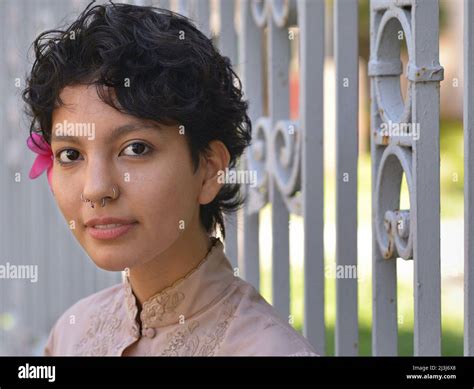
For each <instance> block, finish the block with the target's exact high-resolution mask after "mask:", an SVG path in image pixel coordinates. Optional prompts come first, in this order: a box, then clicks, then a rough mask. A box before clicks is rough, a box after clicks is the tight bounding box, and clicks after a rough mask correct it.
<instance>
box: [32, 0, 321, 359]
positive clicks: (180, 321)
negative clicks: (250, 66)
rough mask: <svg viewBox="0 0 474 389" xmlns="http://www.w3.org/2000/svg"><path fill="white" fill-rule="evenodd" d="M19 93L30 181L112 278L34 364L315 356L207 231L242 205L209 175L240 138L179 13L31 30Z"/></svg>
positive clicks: (235, 110) (211, 65) (70, 316)
mask: <svg viewBox="0 0 474 389" xmlns="http://www.w3.org/2000/svg"><path fill="white" fill-rule="evenodd" d="M34 47H35V53H36V60H35V62H34V64H33V67H32V69H31V74H30V75H29V77H28V83H27V87H26V89H25V91H24V93H23V97H24V100H25V102H26V103H27V107H28V111H29V113H30V115H31V119H32V121H31V128H30V138H29V139H28V145H29V147H30V148H31V149H32V150H33V151H35V152H37V153H38V154H39V155H38V157H37V159H36V161H35V164H34V165H33V167H32V169H31V172H30V177H31V178H36V177H37V176H38V175H40V174H41V173H42V172H43V171H45V170H46V171H47V175H48V181H49V183H50V186H51V190H52V192H53V194H54V197H55V200H56V201H57V204H58V207H59V208H60V210H61V212H62V214H63V215H64V217H65V219H66V221H67V222H68V225H69V227H70V228H71V231H72V232H73V234H74V236H75V237H76V239H77V240H78V242H79V243H80V245H81V246H82V247H83V248H84V249H85V251H86V252H87V253H88V255H89V256H90V257H91V259H92V260H93V261H94V263H95V264H96V265H97V266H98V267H100V268H102V269H105V270H109V271H125V272H124V282H123V283H122V284H119V285H115V286H113V287H110V288H108V289H105V290H102V291H100V292H98V293H95V294H93V295H91V296H89V297H86V298H84V299H83V300H81V301H79V302H77V303H76V304H75V305H73V306H72V307H71V308H69V309H68V310H67V311H66V312H65V313H64V314H63V315H62V316H61V317H60V318H59V319H58V321H57V322H56V324H55V325H54V328H53V329H52V331H51V334H50V337H49V341H48V343H47V346H46V349H45V354H46V355H316V354H315V352H314V350H313V349H312V347H311V345H310V344H309V343H308V341H307V340H306V339H305V338H304V337H302V336H301V335H300V334H299V333H298V332H296V331H295V330H294V329H293V328H292V327H291V326H290V325H289V324H288V323H287V322H286V321H285V320H283V319H281V318H280V317H279V315H278V314H277V313H276V311H275V310H274V308H273V307H272V306H271V305H269V304H268V303H267V302H266V301H265V300H264V299H263V298H262V297H261V295H260V294H259V293H258V292H257V291H256V290H255V289H254V288H253V287H252V286H251V285H250V284H248V283H247V282H245V281H243V280H242V279H240V278H239V277H236V276H235V275H234V271H233V269H232V267H231V265H230V263H229V261H228V259H227V257H226V255H225V253H224V251H223V243H222V241H221V239H220V238H217V237H215V236H213V233H214V232H215V231H216V229H217V228H219V229H220V231H221V236H222V239H225V229H224V222H223V213H224V212H231V211H234V210H236V209H237V208H239V206H241V205H242V202H243V201H244V200H243V199H242V197H241V196H240V194H239V193H240V192H239V187H238V186H237V185H229V184H225V183H222V182H220V180H218V179H217V177H218V175H219V172H222V171H223V170H225V169H226V167H229V168H233V167H235V163H236V160H237V158H238V157H239V156H240V155H241V154H242V152H243V151H244V149H245V148H246V147H247V146H248V145H249V143H250V140H251V122H250V120H249V117H248V116H247V102H246V101H244V100H242V92H241V83H240V80H239V79H238V77H237V76H236V74H235V73H234V71H233V70H232V68H231V65H230V62H229V59H228V58H226V57H223V56H221V55H220V54H219V53H218V51H217V50H216V49H215V48H214V47H213V45H212V42H211V41H210V40H209V39H208V38H207V37H205V36H204V35H203V34H202V33H201V32H200V31H199V30H197V29H196V27H195V26H194V25H193V24H192V23H191V22H190V21H189V20H188V19H187V18H185V17H183V16H181V15H179V14H176V13H173V12H171V11H168V10H164V9H159V8H153V7H140V6H133V5H126V4H106V5H95V6H92V4H90V5H89V6H88V7H87V8H86V9H85V10H84V11H83V12H82V13H81V15H80V16H79V17H78V19H77V20H76V21H75V22H74V23H72V25H70V26H69V27H68V28H66V29H64V30H52V31H46V32H44V33H42V34H41V35H40V36H39V37H38V38H37V39H36V40H35V42H34Z"/></svg>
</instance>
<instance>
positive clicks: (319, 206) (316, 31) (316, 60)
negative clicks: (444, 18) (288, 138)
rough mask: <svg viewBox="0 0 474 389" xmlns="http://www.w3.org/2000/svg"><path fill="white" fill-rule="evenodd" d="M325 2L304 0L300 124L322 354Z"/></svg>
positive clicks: (307, 280)
mask: <svg viewBox="0 0 474 389" xmlns="http://www.w3.org/2000/svg"><path fill="white" fill-rule="evenodd" d="M324 9H325V7H324V0H316V1H314V0H300V1H299V2H298V25H299V28H300V100H299V101H300V103H299V104H300V112H299V115H300V122H301V127H302V130H303V133H304V137H303V142H302V146H303V156H302V166H301V167H302V193H303V216H304V218H303V223H304V234H305V239H304V323H303V333H304V335H305V336H306V337H307V338H308V340H309V341H310V342H311V344H313V345H314V347H315V349H316V351H317V352H318V354H319V355H324V354H325V353H326V339H325V338H326V331H325V320H324V317H325V313H324V274H325V273H324V185H323V184H324V147H323V134H324V131H323V128H324V125H323V123H324V122H323V114H324V110H323V106H324V104H323V102H324V93H323V90H324V88H323V85H324V55H325V53H324Z"/></svg>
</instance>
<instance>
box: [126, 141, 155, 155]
mask: <svg viewBox="0 0 474 389" xmlns="http://www.w3.org/2000/svg"><path fill="white" fill-rule="evenodd" d="M149 149H150V147H149V146H148V145H146V144H145V143H142V142H134V143H131V144H129V145H128V146H127V147H125V148H124V149H123V153H124V154H125V155H128V156H131V157H136V156H140V155H145V154H148V152H149Z"/></svg>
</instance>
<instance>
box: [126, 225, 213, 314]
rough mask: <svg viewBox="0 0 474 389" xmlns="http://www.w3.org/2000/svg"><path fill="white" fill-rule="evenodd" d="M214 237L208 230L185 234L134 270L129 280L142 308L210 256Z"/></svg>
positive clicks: (131, 271) (139, 306)
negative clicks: (210, 235)
mask: <svg viewBox="0 0 474 389" xmlns="http://www.w3.org/2000/svg"><path fill="white" fill-rule="evenodd" d="M211 243H212V242H211V240H210V238H209V235H208V234H207V233H206V232H205V231H203V230H202V231H201V230H200V233H199V234H194V235H186V233H183V234H181V235H180V236H179V237H178V239H176V241H175V242H174V243H173V244H172V245H171V246H170V247H169V248H168V249H166V251H164V252H162V253H160V254H159V255H158V256H156V257H155V258H154V259H152V260H150V261H147V262H146V263H144V264H140V265H138V266H135V267H133V268H131V269H130V273H129V279H130V284H131V286H132V287H133V293H134V295H135V297H136V299H137V305H138V308H139V309H140V310H141V307H142V305H143V303H144V302H145V301H147V300H148V299H149V298H150V297H152V296H153V295H155V294H157V293H159V292H160V291H162V290H163V289H165V288H167V287H169V286H171V285H173V283H174V282H175V281H177V280H178V279H180V278H182V277H184V276H185V275H186V274H187V273H189V272H190V271H191V270H192V269H194V268H195V267H196V266H198V264H199V263H200V262H201V261H202V260H203V259H204V258H205V257H206V255H207V253H208V252H209V250H210V249H211Z"/></svg>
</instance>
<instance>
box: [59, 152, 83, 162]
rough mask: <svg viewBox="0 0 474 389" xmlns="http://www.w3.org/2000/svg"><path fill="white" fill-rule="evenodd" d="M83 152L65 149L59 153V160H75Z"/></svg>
mask: <svg viewBox="0 0 474 389" xmlns="http://www.w3.org/2000/svg"><path fill="white" fill-rule="evenodd" d="M80 155H81V153H79V151H77V150H74V149H65V150H63V151H61V152H60V153H59V157H58V160H59V162H61V163H70V162H74V161H75V160H77V159H78V158H79V157H80Z"/></svg>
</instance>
